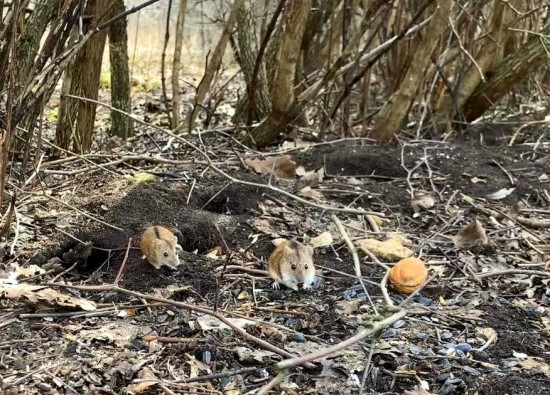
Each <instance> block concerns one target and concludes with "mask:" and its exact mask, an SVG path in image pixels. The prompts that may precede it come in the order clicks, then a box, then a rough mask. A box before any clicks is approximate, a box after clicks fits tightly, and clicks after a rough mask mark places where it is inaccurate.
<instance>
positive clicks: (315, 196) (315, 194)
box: [298, 186, 324, 201]
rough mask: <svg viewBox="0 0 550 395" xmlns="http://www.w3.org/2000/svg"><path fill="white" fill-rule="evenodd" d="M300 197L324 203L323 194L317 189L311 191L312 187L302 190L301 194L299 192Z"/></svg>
mask: <svg viewBox="0 0 550 395" xmlns="http://www.w3.org/2000/svg"><path fill="white" fill-rule="evenodd" d="M298 195H300V196H303V197H306V198H311V199H312V200H317V201H322V200H324V199H323V194H322V193H321V192H319V191H317V190H315V189H311V187H309V186H307V187H304V188H302V189H300V192H298Z"/></svg>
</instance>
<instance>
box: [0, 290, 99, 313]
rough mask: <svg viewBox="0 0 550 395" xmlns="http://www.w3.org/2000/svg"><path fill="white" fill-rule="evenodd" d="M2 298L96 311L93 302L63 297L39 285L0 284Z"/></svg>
mask: <svg viewBox="0 0 550 395" xmlns="http://www.w3.org/2000/svg"><path fill="white" fill-rule="evenodd" d="M3 297H4V298H8V299H12V300H18V301H21V302H24V303H27V304H31V305H38V306H40V305H46V306H62V307H78V308H80V309H82V310H86V311H92V310H96V309H97V307H96V305H95V303H94V302H91V301H89V300H86V299H81V298H76V297H73V296H69V295H65V294H62V293H59V292H57V291H55V290H53V289H51V288H46V287H44V286H40V285H30V284H0V298H3Z"/></svg>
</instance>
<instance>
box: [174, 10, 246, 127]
mask: <svg viewBox="0 0 550 395" xmlns="http://www.w3.org/2000/svg"><path fill="white" fill-rule="evenodd" d="M241 1H242V0H235V3H234V4H233V8H232V9H231V13H230V14H229V18H228V19H227V22H226V23H225V26H224V28H223V32H222V34H221V36H220V39H219V40H218V43H217V44H216V48H215V49H214V52H213V54H212V58H211V59H210V60H209V61H208V64H207V65H206V71H205V72H204V76H203V77H202V80H201V82H200V83H199V86H198V87H197V94H196V95H195V102H194V104H193V108H192V109H191V110H190V111H189V113H187V118H186V120H185V125H186V127H187V130H188V131H190V130H192V129H193V125H194V123H195V119H196V117H197V114H198V111H199V103H202V102H203V100H204V98H205V97H206V94H207V93H208V89H210V85H211V84H212V81H213V80H214V75H215V74H216V71H217V70H218V69H219V67H220V65H221V62H222V59H223V54H224V53H225V49H226V47H227V43H228V42H229V37H230V36H231V32H232V30H233V27H234V26H235V23H236V22H237V9H238V7H239V6H240V4H239V3H240V2H241Z"/></svg>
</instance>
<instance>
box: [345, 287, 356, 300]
mask: <svg viewBox="0 0 550 395" xmlns="http://www.w3.org/2000/svg"><path fill="white" fill-rule="evenodd" d="M343 294H344V295H343V296H344V299H346V300H352V299H355V298H356V297H357V292H355V291H354V290H352V289H346V290H345V291H344V292H343Z"/></svg>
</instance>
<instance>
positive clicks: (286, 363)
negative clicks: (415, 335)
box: [277, 310, 407, 371]
mask: <svg viewBox="0 0 550 395" xmlns="http://www.w3.org/2000/svg"><path fill="white" fill-rule="evenodd" d="M406 315H407V310H399V311H397V312H396V313H394V314H392V315H391V316H389V317H388V318H386V319H383V320H380V321H376V322H374V323H373V324H372V326H371V327H370V328H367V329H363V330H362V331H361V332H359V333H358V334H356V335H355V336H352V337H350V338H349V339H347V340H344V341H343V342H340V343H338V344H336V345H334V346H332V347H328V348H325V349H323V350H320V351H316V352H313V353H311V354H306V355H303V356H301V357H294V358H291V359H286V360H283V361H281V362H279V363H278V364H277V369H279V370H280V371H284V370H287V369H290V368H293V367H295V366H299V365H302V364H304V363H306V362H311V361H314V360H316V359H319V358H323V357H326V356H327V355H330V354H333V353H335V352H338V351H340V350H343V349H344V348H346V347H348V346H351V345H352V344H355V343H357V342H359V341H361V340H362V339H364V338H365V337H367V336H371V335H375V334H376V333H379V332H381V331H382V330H383V329H385V328H387V327H388V326H390V325H391V324H393V323H394V322H395V321H397V320H400V319H402V318H404V317H405V316H406Z"/></svg>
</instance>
